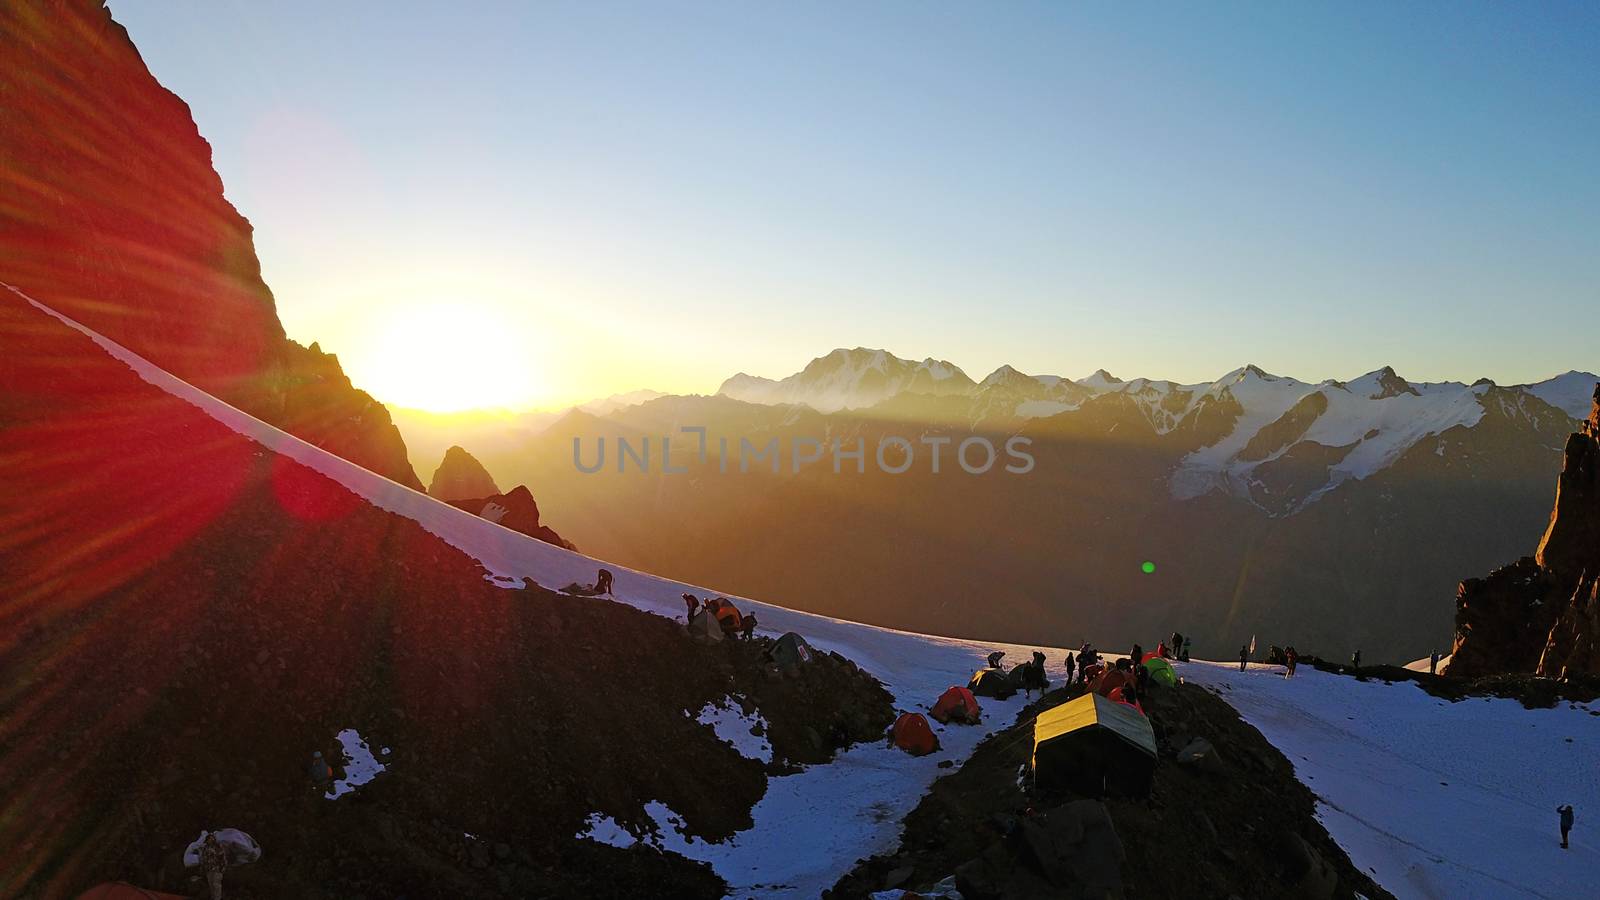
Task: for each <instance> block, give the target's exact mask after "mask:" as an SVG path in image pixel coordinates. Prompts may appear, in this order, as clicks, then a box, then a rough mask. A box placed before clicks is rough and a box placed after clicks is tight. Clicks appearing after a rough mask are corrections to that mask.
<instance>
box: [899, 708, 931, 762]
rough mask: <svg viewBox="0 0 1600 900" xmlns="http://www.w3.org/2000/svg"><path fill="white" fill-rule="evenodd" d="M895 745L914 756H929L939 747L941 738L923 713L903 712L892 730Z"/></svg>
mask: <svg viewBox="0 0 1600 900" xmlns="http://www.w3.org/2000/svg"><path fill="white" fill-rule="evenodd" d="M891 736H892V739H893V740H894V745H895V746H896V747H899V748H900V749H901V750H904V751H906V752H907V753H909V754H911V755H912V756H927V755H928V754H929V753H932V752H933V751H935V750H937V749H939V739H938V738H936V737H934V735H933V728H932V727H931V726H930V725H928V720H927V719H925V718H923V715H922V713H909V712H908V713H901V714H900V718H898V719H895V720H894V730H893V731H892V732H891Z"/></svg>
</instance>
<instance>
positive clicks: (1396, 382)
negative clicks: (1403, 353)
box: [1346, 366, 1421, 400]
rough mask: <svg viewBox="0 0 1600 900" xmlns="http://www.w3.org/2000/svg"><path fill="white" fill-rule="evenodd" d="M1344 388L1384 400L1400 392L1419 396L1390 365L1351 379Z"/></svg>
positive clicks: (1354, 392)
mask: <svg viewBox="0 0 1600 900" xmlns="http://www.w3.org/2000/svg"><path fill="white" fill-rule="evenodd" d="M1346 388H1347V389H1348V390H1349V391H1350V392H1351V393H1353V394H1356V395H1358V396H1361V397H1367V398H1369V399H1372V400H1384V399H1387V398H1389V397H1398V396H1400V395H1401V394H1410V395H1412V396H1421V392H1420V391H1418V390H1417V389H1416V388H1415V387H1413V386H1412V384H1411V382H1409V381H1406V380H1405V379H1404V378H1401V377H1400V375H1399V374H1398V373H1396V372H1395V370H1394V368H1393V367H1392V366H1384V367H1383V368H1381V369H1377V370H1375V371H1372V372H1368V373H1367V374H1365V375H1363V376H1361V377H1360V378H1357V379H1355V380H1353V381H1351V382H1350V383H1349V384H1348V385H1346Z"/></svg>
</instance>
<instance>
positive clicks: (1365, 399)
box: [397, 348, 1600, 662]
mask: <svg viewBox="0 0 1600 900" xmlns="http://www.w3.org/2000/svg"><path fill="white" fill-rule="evenodd" d="M1597 380H1600V379H1597V378H1596V376H1594V375H1593V374H1589V373H1584V372H1569V373H1566V374H1564V375H1560V376H1557V377H1555V378H1551V379H1548V380H1546V381H1542V382H1539V383H1537V384H1530V385H1514V386H1509V387H1503V386H1498V385H1495V384H1493V383H1492V382H1489V381H1487V380H1481V381H1478V382H1476V383H1473V384H1462V383H1454V382H1451V383H1440V384H1431V383H1413V382H1410V381H1407V380H1406V379H1404V378H1403V377H1401V376H1400V375H1399V374H1398V373H1396V372H1395V371H1394V370H1393V369H1391V368H1383V369H1379V370H1377V371H1375V372H1370V373H1367V374H1365V375H1362V376H1359V377H1356V378H1352V379H1350V380H1349V381H1345V382H1339V381H1322V382H1317V383H1311V382H1306V381H1301V380H1297V379H1295V378H1290V377H1285V376H1281V375H1274V374H1270V373H1267V372H1265V371H1263V370H1262V369H1260V368H1259V367H1256V366H1250V365H1247V366H1243V367H1240V368H1239V369H1236V370H1234V371H1232V372H1229V373H1227V374H1226V375H1224V376H1223V377H1221V378H1218V379H1217V380H1216V381H1214V382H1211V383H1209V384H1187V385H1185V384H1176V383H1173V382H1170V381H1156V380H1151V379H1143V378H1139V379H1132V380H1123V379H1121V378H1117V377H1114V376H1112V375H1111V374H1109V373H1107V372H1105V371H1098V372H1095V373H1094V374H1092V375H1089V376H1088V377H1084V378H1076V379H1074V378H1066V377H1060V376H1053V375H1029V374H1025V373H1023V372H1020V371H1018V370H1016V369H1015V368H1012V367H1009V366H1003V367H1001V368H999V369H997V370H995V371H994V372H992V373H990V374H989V375H987V376H985V377H984V378H983V379H981V380H976V381H975V380H973V379H972V378H970V377H969V376H967V375H966V374H965V373H964V372H962V370H961V369H960V368H959V367H957V366H956V365H954V364H953V363H950V362H945V361H939V360H932V359H927V360H922V361H920V362H916V361H911V360H906V359H901V358H899V357H896V356H894V355H893V354H890V353H887V352H885V351H882V350H869V349H862V348H857V349H854V350H846V349H841V350H835V351H833V352H832V353H829V354H827V355H825V356H822V357H819V358H818V359H817V360H815V361H813V362H812V363H811V364H810V365H808V366H806V367H805V369H804V370H803V371H801V372H798V373H795V374H794V375H791V376H789V377H787V378H783V379H780V380H772V379H765V378H756V377H752V376H749V375H736V376H734V377H733V378H730V379H729V380H728V381H727V382H725V383H724V384H723V385H722V388H721V390H720V391H719V393H718V394H716V395H714V396H674V395H667V396H657V397H654V398H651V399H648V400H647V401H645V402H642V403H636V404H626V403H618V404H615V405H613V406H611V407H610V408H604V409H603V411H602V412H601V413H600V414H596V413H593V412H586V411H583V410H572V411H569V412H567V413H566V414H565V415H563V416H561V417H560V418H558V419H557V420H555V421H553V422H550V423H548V424H547V425H545V427H543V428H542V429H540V430H538V431H537V432H531V431H530V432H523V433H520V434H518V435H509V434H501V435H500V436H499V438H498V439H497V440H496V441H495V442H494V446H492V447H478V446H474V444H473V443H472V442H471V441H469V440H466V439H462V440H459V441H455V443H460V444H462V446H465V447H467V448H468V449H469V450H471V451H472V453H473V454H474V455H475V456H476V457H477V458H478V459H480V460H481V461H482V462H483V464H484V465H485V466H486V467H487V468H488V470H489V471H490V472H492V473H493V474H494V477H495V478H496V479H497V480H498V481H500V482H501V483H524V484H527V485H529V486H530V487H531V488H532V489H533V490H534V492H535V493H536V495H537V496H538V497H539V502H540V506H541V508H542V510H543V511H544V512H545V513H546V515H548V516H549V517H550V519H551V520H552V521H555V522H559V523H560V527H561V531H562V534H563V535H564V536H566V537H568V538H570V539H571V540H573V541H574V542H576V543H577V544H578V545H579V546H582V547H584V548H585V550H587V551H590V552H594V553H597V554H600V555H602V556H604V557H606V558H610V559H615V560H617V561H618V562H621V563H623V564H626V565H632V566H636V567H639V568H642V569H648V570H652V571H661V572H666V573H670V574H672V575H674V576H677V577H680V578H685V579H698V580H715V581H717V583H720V584H727V585H729V588H730V589H733V590H739V591H742V592H746V593H756V594H762V595H766V596H773V597H776V598H778V599H780V600H781V601H782V602H786V603H790V604H793V605H797V606H801V607H804V608H808V609H812V610H815V611H818V612H823V613H827V614H830V615H840V616H848V617H851V618H856V619H865V620H868V621H872V622H875V623H880V624H886V625H891V626H896V627H903V628H913V629H917V630H923V631H928V630H932V631H937V632H940V633H946V634H970V635H978V636H985V637H992V638H995V639H1009V640H1015V641H1018V642H1029V641H1039V642H1053V643H1056V644H1063V645H1072V644H1075V643H1077V642H1080V641H1082V640H1085V639H1091V640H1097V641H1101V642H1104V643H1106V644H1108V645H1112V644H1114V643H1118V642H1121V641H1123V640H1129V639H1131V638H1132V637H1134V636H1136V635H1138V634H1143V633H1150V632H1151V630H1152V629H1153V630H1155V631H1156V632H1161V631H1168V632H1170V631H1171V630H1173V629H1178V630H1183V631H1185V632H1186V633H1191V634H1193V635H1194V636H1195V639H1196V640H1197V642H1199V643H1200V644H1201V645H1202V646H1209V647H1210V648H1211V650H1209V651H1207V652H1212V653H1216V652H1220V650H1219V645H1223V644H1227V643H1230V642H1238V641H1246V640H1248V639H1249V638H1250V636H1251V634H1252V633H1260V635H1261V639H1262V640H1263V641H1270V642H1277V643H1284V642H1293V643H1296V645H1297V646H1298V647H1300V648H1301V649H1302V650H1306V651H1308V652H1323V653H1326V654H1329V655H1334V654H1346V653H1348V652H1349V651H1350V650H1352V649H1355V648H1357V647H1360V648H1362V649H1363V650H1364V652H1365V653H1366V655H1367V658H1369V659H1384V658H1391V659H1394V660H1397V661H1401V662H1404V661H1409V660H1412V659H1415V658H1417V657H1418V656H1422V655H1425V654H1426V651H1427V650H1429V649H1430V648H1432V647H1435V646H1437V647H1441V648H1444V647H1448V646H1449V644H1450V640H1451V633H1452V619H1453V611H1454V602H1453V600H1454V595H1455V586H1456V583H1457V582H1458V581H1459V580H1460V579H1461V578H1462V577H1464V576H1467V575H1471V574H1474V573H1477V572H1481V571H1487V570H1488V569H1492V568H1494V567H1495V566H1498V565H1501V564H1503V563H1506V562H1509V561H1511V560H1513V559H1516V558H1518V557H1520V556H1523V555H1526V554H1527V553H1529V552H1530V551H1531V550H1532V547H1530V546H1527V545H1528V543H1529V541H1530V540H1531V538H1530V535H1537V534H1538V532H1539V530H1540V528H1541V527H1542V526H1543V522H1544V520H1545V518H1546V516H1547V513H1548V511H1549V508H1550V491H1551V488H1550V472H1552V471H1554V470H1555V468H1556V467H1558V466H1559V464H1560V452H1561V451H1560V448H1561V446H1562V443H1563V441H1564V440H1565V439H1566V436H1567V435H1568V434H1569V433H1570V432H1572V431H1573V429H1574V428H1575V427H1576V416H1575V415H1574V414H1575V413H1578V414H1582V413H1584V411H1585V410H1586V409H1587V405H1588V397H1589V394H1590V393H1591V392H1592V390H1593V387H1594V384H1595V382H1596V381H1597ZM397 421H399V422H400V423H401V427H402V429H403V430H404V429H405V427H406V425H405V421H404V419H403V418H402V417H399V416H397ZM684 426H702V427H705V428H706V429H707V432H708V437H710V438H711V439H712V440H711V441H710V453H709V454H708V456H707V458H706V459H705V460H704V461H703V462H702V461H700V460H698V459H694V460H690V461H689V462H688V464H687V469H688V471H687V473H685V474H662V473H660V472H659V471H657V472H653V473H651V474H650V475H641V474H639V473H637V472H629V473H628V474H626V475H619V474H617V472H616V471H615V468H614V464H615V463H614V460H613V461H612V462H611V465H610V466H608V467H607V468H606V469H605V470H604V471H602V472H600V473H597V474H593V475H586V474H581V473H579V472H578V471H577V470H576V467H575V466H574V460H573V452H574V442H577V443H578V444H579V445H580V446H581V447H584V448H588V449H587V450H586V452H587V453H591V454H592V452H593V449H594V448H595V446H596V441H597V440H598V439H599V438H601V437H606V438H608V440H612V441H614V440H615V439H616V438H619V437H621V438H626V439H628V440H630V441H631V442H633V443H634V444H638V443H639V442H641V441H642V440H644V439H645V438H647V437H648V438H652V439H653V440H655V441H657V442H658V443H657V448H658V450H659V440H660V438H661V437H663V436H675V437H674V442H673V446H674V454H675V459H674V464H675V465H676V464H678V463H680V462H682V461H683V460H682V459H681V458H679V456H678V454H680V453H681V452H682V451H681V450H680V448H682V447H685V446H687V445H689V444H690V442H691V441H692V438H691V437H689V436H687V435H684V434H683V433H682V432H680V431H679V429H680V428H681V427H684ZM939 435H944V436H948V437H951V438H952V439H954V440H957V441H959V440H962V439H964V438H965V437H967V436H984V437H988V438H990V439H991V440H993V441H994V442H996V443H997V444H998V443H999V442H1001V441H1004V440H1006V439H1008V438H1011V437H1014V436H1020V437H1023V438H1026V439H1028V440H1029V441H1031V442H1032V443H1031V447H1032V454H1033V456H1034V457H1035V458H1036V460H1037V465H1036V467H1035V469H1034V471H1033V472H1031V473H1030V474H1028V475H1022V476H1019V475H1010V474H1005V473H1002V472H1000V471H998V470H997V471H995V472H990V473H988V474H986V475H983V476H969V475H965V474H961V473H959V472H956V473H955V474H954V476H953V477H952V475H951V473H950V472H948V471H947V472H946V473H944V474H940V475H933V474H931V473H930V472H929V471H927V470H926V468H925V467H918V468H914V469H912V470H911V471H909V472H907V473H905V474H902V475H891V474H885V473H883V472H879V471H875V470H874V469H872V468H871V467H869V468H868V470H867V471H866V472H865V473H862V474H857V473H856V472H855V470H854V467H853V465H849V464H847V465H846V467H845V468H844V469H843V473H842V474H838V475H836V474H835V473H834V470H833V466H832V461H831V453H828V452H824V454H823V456H822V458H821V459H820V460H819V461H817V462H815V463H812V464H810V465H808V466H805V467H803V468H801V470H800V471H793V470H792V469H791V467H789V466H788V464H787V462H785V465H784V466H783V467H782V469H781V471H779V472H777V473H773V472H771V471H768V470H762V471H752V472H749V473H744V474H738V473H737V466H733V467H730V468H731V469H732V470H733V473H732V474H729V473H724V472H723V471H721V470H720V468H719V463H720V458H719V455H718V448H717V444H716V440H715V439H716V438H717V437H718V436H721V437H727V438H730V439H731V440H732V441H733V442H734V443H735V444H736V443H737V441H738V440H739V439H740V438H747V439H749V440H750V441H751V442H753V443H755V444H764V443H765V442H767V441H770V440H772V439H774V438H776V439H778V440H779V441H780V442H782V443H784V444H785V445H787V444H788V442H791V441H794V440H797V439H803V438H811V439H816V440H819V441H821V442H823V443H825V444H831V442H832V441H833V440H835V439H839V440H841V441H842V442H844V443H845V444H850V443H853V442H854V441H855V440H856V439H858V438H859V439H861V440H862V441H864V442H865V445H866V446H867V447H869V448H870V447H872V446H875V445H876V443H877V442H879V441H881V440H883V439H885V438H887V437H891V436H900V437H904V438H906V439H908V440H911V441H918V440H921V439H922V438H924V437H928V438H930V439H932V438H934V437H937V436H939ZM406 437H407V440H408V442H411V443H413V444H415V442H414V441H412V437H411V434H410V433H409V432H408V433H407V435H406ZM613 446H614V444H613ZM730 452H732V451H731V450H730ZM869 452H870V451H869ZM657 462H658V465H659V458H658V460H657ZM418 463H419V468H422V469H424V470H426V469H427V468H428V467H429V462H428V461H425V459H424V458H421V457H418ZM1145 561H1150V562H1153V563H1155V564H1156V571H1155V572H1154V573H1152V574H1145V573H1143V572H1142V570H1141V563H1142V562H1145ZM1234 647H1237V643H1234V644H1233V647H1228V648H1226V649H1228V650H1230V651H1231V650H1232V649H1233V648H1234Z"/></svg>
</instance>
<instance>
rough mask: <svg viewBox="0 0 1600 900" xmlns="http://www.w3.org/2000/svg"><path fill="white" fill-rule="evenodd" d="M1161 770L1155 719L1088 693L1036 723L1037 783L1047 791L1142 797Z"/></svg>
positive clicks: (1035, 767)
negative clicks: (1157, 770) (1112, 793)
mask: <svg viewBox="0 0 1600 900" xmlns="http://www.w3.org/2000/svg"><path fill="white" fill-rule="evenodd" d="M1155 768H1156V736H1155V732H1153V731H1152V730H1151V729H1150V720H1148V719H1146V718H1145V717H1144V715H1143V714H1142V713H1140V712H1139V711H1138V710H1136V709H1134V708H1133V707H1131V706H1128V705H1127V704H1125V703H1118V702H1116V701H1114V700H1109V699H1107V698H1105V697H1102V696H1101V695H1099V694H1084V695H1083V696H1082V697H1079V698H1077V699H1076V700H1071V701H1068V702H1066V703H1063V704H1061V705H1060V706H1057V707H1056V708H1054V709H1050V710H1046V711H1045V712H1042V713H1040V714H1039V717H1038V718H1037V719H1035V720H1034V723H1033V783H1034V786H1035V787H1037V788H1038V789H1040V790H1042V791H1071V792H1073V793H1076V794H1079V795H1081V796H1085V797H1099V796H1101V795H1103V794H1104V793H1105V792H1106V791H1107V790H1110V791H1113V792H1115V793H1118V794H1122V795H1124V796H1129V797H1142V796H1144V795H1146V794H1148V793H1149V792H1150V779H1151V776H1152V775H1154V773H1155Z"/></svg>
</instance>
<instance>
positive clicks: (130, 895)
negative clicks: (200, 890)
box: [78, 881, 188, 900]
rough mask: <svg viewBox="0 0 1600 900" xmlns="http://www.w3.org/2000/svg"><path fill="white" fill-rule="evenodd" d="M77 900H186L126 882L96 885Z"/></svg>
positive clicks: (180, 895) (181, 896) (183, 897)
mask: <svg viewBox="0 0 1600 900" xmlns="http://www.w3.org/2000/svg"><path fill="white" fill-rule="evenodd" d="M78 900H188V898H187V897H186V896H184V895H182V894H162V893H158V892H156V891H147V890H145V889H144V888H136V887H134V886H133V885H131V884H129V883H127V882H126V881H118V882H114V883H113V882H110V881H108V882H106V883H105V884H97V885H95V886H94V887H92V888H89V889H88V890H87V891H84V892H83V893H81V894H79V895H78Z"/></svg>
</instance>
